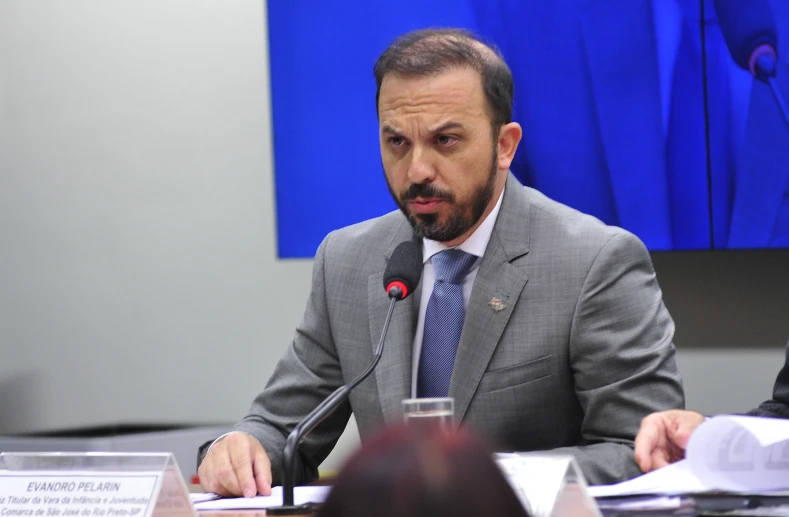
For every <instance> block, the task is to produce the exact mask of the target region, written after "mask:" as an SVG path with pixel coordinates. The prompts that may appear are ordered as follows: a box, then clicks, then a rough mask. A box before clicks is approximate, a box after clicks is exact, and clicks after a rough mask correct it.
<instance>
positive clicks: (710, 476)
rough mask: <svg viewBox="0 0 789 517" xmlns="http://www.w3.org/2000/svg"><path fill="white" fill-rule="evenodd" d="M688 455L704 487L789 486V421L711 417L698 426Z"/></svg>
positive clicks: (766, 487)
mask: <svg viewBox="0 0 789 517" xmlns="http://www.w3.org/2000/svg"><path fill="white" fill-rule="evenodd" d="M687 458H688V460H689V461H690V462H691V463H692V465H693V470H694V472H695V473H696V475H697V476H698V478H699V480H700V481H701V482H702V483H704V485H705V486H707V487H710V488H715V489H718V490H727V491H732V492H743V491H753V490H760V491H762V490H778V489H787V488H789V420H778V419H775V418H760V417H749V416H725V417H715V418H710V419H709V420H707V421H705V422H704V423H703V424H702V425H700V426H699V427H698V429H696V431H695V432H694V433H693V435H692V436H691V438H690V443H688V450H687Z"/></svg>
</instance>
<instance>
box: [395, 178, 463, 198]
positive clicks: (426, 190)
mask: <svg viewBox="0 0 789 517" xmlns="http://www.w3.org/2000/svg"><path fill="white" fill-rule="evenodd" d="M418 197H421V198H429V199H443V200H445V201H449V202H450V203H452V202H454V201H455V196H454V195H453V194H452V193H451V192H447V191H445V190H441V189H439V188H437V187H435V186H433V184H432V183H414V184H413V185H411V186H410V187H408V188H407V189H405V190H404V191H402V192H401V193H400V199H401V200H402V201H404V202H405V201H410V200H412V199H416V198H418Z"/></svg>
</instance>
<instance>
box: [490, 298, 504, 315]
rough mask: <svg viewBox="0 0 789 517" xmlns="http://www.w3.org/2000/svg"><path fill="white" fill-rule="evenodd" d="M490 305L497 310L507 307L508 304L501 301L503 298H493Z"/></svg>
mask: <svg viewBox="0 0 789 517" xmlns="http://www.w3.org/2000/svg"><path fill="white" fill-rule="evenodd" d="M488 305H490V307H491V309H493V310H494V311H496V312H499V311H503V310H504V309H506V308H507V305H506V304H505V303H504V302H502V301H501V298H492V299H491V300H490V301H489V302H488Z"/></svg>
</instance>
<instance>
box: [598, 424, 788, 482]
mask: <svg viewBox="0 0 789 517" xmlns="http://www.w3.org/2000/svg"><path fill="white" fill-rule="evenodd" d="M686 458H687V459H685V460H682V461H680V462H677V463H674V464H673V465H669V466H667V467H664V468H662V469H659V470H656V471H654V472H650V473H648V474H644V475H643V476H639V477H637V478H635V479H631V480H630V481H625V482H623V483H618V484H616V485H607V486H595V487H590V488H589V492H590V493H591V494H592V495H593V496H594V497H609V496H622V495H638V494H694V493H703V492H718V491H723V492H730V493H737V494H759V493H769V494H770V495H785V493H784V492H779V491H781V490H789V420H780V419H774V418H759V417H748V416H719V417H714V418H710V419H708V420H706V421H705V422H704V423H702V424H701V425H700V426H699V427H698V428H697V429H696V431H695V432H694V433H693V435H692V436H691V439H690V443H689V444H688V449H687V451H686Z"/></svg>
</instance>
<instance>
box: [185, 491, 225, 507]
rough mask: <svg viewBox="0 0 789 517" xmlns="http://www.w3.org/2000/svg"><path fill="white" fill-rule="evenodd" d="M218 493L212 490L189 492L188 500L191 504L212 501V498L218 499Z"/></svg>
mask: <svg viewBox="0 0 789 517" xmlns="http://www.w3.org/2000/svg"><path fill="white" fill-rule="evenodd" d="M219 497H220V496H219V494H215V493H213V492H190V493H189V500H190V501H192V504H197V503H202V502H205V501H213V500H214V499H219Z"/></svg>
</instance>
